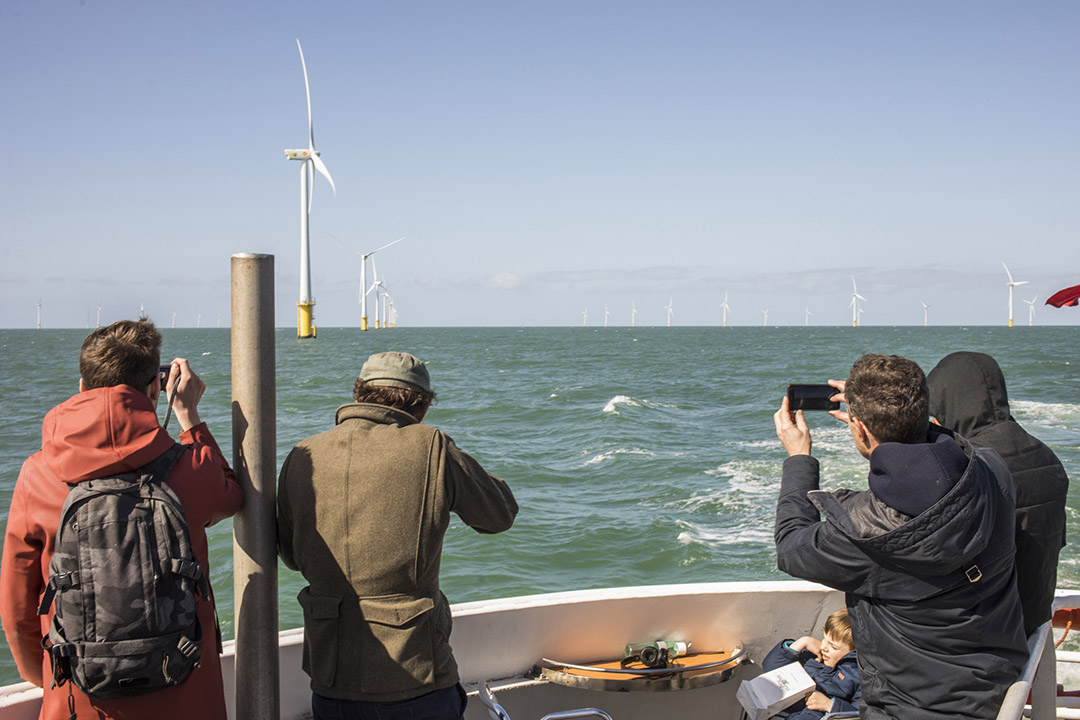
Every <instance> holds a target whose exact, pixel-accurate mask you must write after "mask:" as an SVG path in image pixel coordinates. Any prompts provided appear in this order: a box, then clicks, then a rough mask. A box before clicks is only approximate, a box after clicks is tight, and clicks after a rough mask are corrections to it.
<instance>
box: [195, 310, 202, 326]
mask: <svg viewBox="0 0 1080 720" xmlns="http://www.w3.org/2000/svg"><path fill="white" fill-rule="evenodd" d="M195 327H197V328H201V327H202V313H196V314H195Z"/></svg>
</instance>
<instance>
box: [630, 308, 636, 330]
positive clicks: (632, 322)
mask: <svg viewBox="0 0 1080 720" xmlns="http://www.w3.org/2000/svg"><path fill="white" fill-rule="evenodd" d="M636 325H637V303H633V302H631V303H630V327H634V326H636Z"/></svg>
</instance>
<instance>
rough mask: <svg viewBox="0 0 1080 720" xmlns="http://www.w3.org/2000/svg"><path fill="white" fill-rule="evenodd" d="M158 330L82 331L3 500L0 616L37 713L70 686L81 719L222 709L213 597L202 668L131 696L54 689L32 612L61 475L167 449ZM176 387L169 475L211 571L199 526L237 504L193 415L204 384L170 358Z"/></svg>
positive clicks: (53, 713)
mask: <svg viewBox="0 0 1080 720" xmlns="http://www.w3.org/2000/svg"><path fill="white" fill-rule="evenodd" d="M160 357H161V334H160V333H159V332H158V331H157V329H156V328H155V327H154V324H153V323H151V322H150V321H149V320H139V321H132V320H121V321H119V322H116V323H113V324H112V325H109V326H108V327H104V328H99V329H97V330H95V331H94V332H92V333H91V334H90V335H89V336H88V337H87V338H86V341H85V342H84V343H83V346H82V352H81V353H80V356H79V373H80V376H81V377H80V378H79V393H78V394H77V395H75V396H73V397H71V398H69V399H68V400H66V401H65V402H63V403H61V404H60V405H57V406H56V407H55V408H53V409H52V410H50V411H49V413H48V414H47V415H46V416H45V421H44V423H43V424H42V434H41V451H40V452H37V453H35V454H33V455H31V456H30V457H29V458H27V460H26V462H24V463H23V466H22V471H21V472H20V473H19V479H18V481H17V482H16V484H15V490H14V493H13V495H12V498H11V510H10V512H9V513H8V523H7V532H6V534H5V536H4V551H3V560H2V562H0V618H2V619H3V625H4V632H5V634H6V635H7V641H8V646H9V647H10V648H11V654H12V655H13V656H14V657H15V662H16V664H17V665H18V668H19V674H20V675H22V677H23V679H25V680H27V681H29V682H31V683H33V684H35V685H39V686H44V688H45V695H44V700H43V704H42V710H41V716H40V717H41V718H44V719H48V720H51V719H53V718H58V719H59V718H65V719H66V718H68V717H69V716H70V715H71V711H70V710H69V708H68V697H69V696H68V692H69V687H70V688H71V692H72V696H71V697H72V699H73V700H74V703H75V713H76V714H77V715H78V717H80V718H86V719H88V718H118V719H119V718H150V717H152V718H155V719H156V720H164V719H166V718H184V719H185V720H190V718H200V719H202V718H208V719H209V718H214V719H216V718H220V719H221V720H224V719H225V696H224V690H223V687H222V680H221V660H220V658H219V656H218V649H217V637H216V635H217V634H216V632H215V631H214V623H215V620H214V606H213V603H212V602H211V601H210V600H209V599H204V600H203V601H202V602H200V603H199V622H200V623H201V624H202V628H203V634H202V641H201V643H200V649H201V651H202V660H201V663H202V665H201V667H196V668H195V669H194V670H193V671H192V673H191V675H189V676H188V678H187V679H186V680H184V681H183V682H182V683H180V684H179V685H176V686H175V687H171V688H168V689H166V690H161V691H160V692H155V693H150V694H147V695H142V696H138V697H133V698H124V699H120V700H95V699H92V698H88V697H86V696H85V695H83V694H82V693H81V692H79V690H78V688H74V687H72V686H71V683H68V684H66V685H65V686H64V687H63V688H58V687H53V686H52V682H51V680H52V678H51V669H50V663H49V659H48V656H47V655H46V653H45V652H44V651H43V650H42V649H41V639H42V637H43V636H44V635H46V634H48V630H49V623H50V622H51V621H52V614H53V613H52V611H51V610H50V612H49V614H48V615H42V616H38V613H37V609H38V603H39V601H40V600H41V596H42V593H43V592H44V590H45V586H46V585H47V583H48V578H49V561H50V560H51V559H52V556H53V551H54V549H55V544H56V529H57V525H58V524H59V521H60V509H61V507H62V506H63V504H64V500H65V498H66V497H67V494H68V484H69V483H78V482H82V481H85V480H92V479H95V478H100V477H104V476H108V475H113V474H117V473H124V472H130V471H133V470H136V469H138V468H141V467H143V466H144V465H146V464H147V463H149V462H150V461H152V460H154V459H155V458H157V457H159V456H160V455H162V454H163V453H164V452H165V451H167V450H169V449H170V448H171V447H172V446H173V444H174V441H173V439H172V438H171V437H170V436H169V434H168V433H167V432H166V431H165V430H164V429H163V428H162V427H161V425H160V424H159V423H158V418H157V403H158V398H159V397H162V396H163V393H162V390H163V388H162V386H161V379H160V376H159V374H158V367H159V362H160ZM177 380H179V384H178V385H176V390H175V393H174V397H173V402H172V408H173V412H174V413H175V414H176V419H177V421H178V423H179V424H180V430H181V433H180V438H179V439H180V442H181V443H183V444H184V445H185V446H186V447H185V450H184V452H183V454H182V455H181V456H180V459H179V460H178V461H177V463H176V465H175V466H174V467H173V469H172V471H171V472H170V473H169V476H168V478H167V482H168V484H169V487H171V488H172V490H173V491H174V492H175V493H176V495H177V496H178V497H179V498H180V502H181V503H182V504H183V506H184V512H185V514H186V516H187V519H188V523H189V525H190V526H191V542H192V547H193V549H194V551H195V557H196V558H198V560H199V564H200V565H201V566H202V571H203V574H204V575H205V577H207V578H209V577H210V567H209V563H208V562H207V555H208V548H207V541H206V531H205V528H206V527H207V526H209V525H213V524H214V523H216V522H218V521H219V520H222V519H224V518H227V517H229V516H231V515H233V514H235V513H236V512H237V511H238V510H239V509H240V508H241V507H242V506H243V504H244V496H243V491H242V489H241V487H240V485H239V484H238V483H237V482H236V478H235V475H234V474H233V471H232V469H231V468H230V467H229V464H228V462H226V460H225V457H224V455H222V454H221V450H220V449H219V448H218V446H217V443H216V442H215V441H214V437H213V435H211V434H210V431H209V429H207V427H206V424H205V423H203V422H202V421H201V420H200V419H199V413H198V404H199V399H200V398H201V397H202V394H203V392H204V391H205V390H206V385H205V384H204V383H203V382H202V380H200V379H199V377H198V376H197V375H195V373H194V372H192V371H191V368H190V367H189V366H188V362H187V360H184V359H182V358H177V359H176V360H173V361H172V364H171V366H170V372H169V379H168V387H172V386H173V384H174V383H176V382H177Z"/></svg>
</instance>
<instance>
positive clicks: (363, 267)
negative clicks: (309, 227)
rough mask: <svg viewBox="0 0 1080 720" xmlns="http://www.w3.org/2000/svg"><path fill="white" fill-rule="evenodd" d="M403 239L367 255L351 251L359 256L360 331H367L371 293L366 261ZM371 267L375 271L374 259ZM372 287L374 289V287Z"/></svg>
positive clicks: (377, 319)
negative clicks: (368, 304) (369, 295)
mask: <svg viewBox="0 0 1080 720" xmlns="http://www.w3.org/2000/svg"><path fill="white" fill-rule="evenodd" d="M331 237H333V235H331ZM334 239H335V240H337V238H334ZM404 239H405V238H403V237H399V238H398V239H397V240H394V241H393V242H388V243H386V244H385V245H383V246H382V247H381V248H375V249H374V250H372V251H371V252H367V253H362V252H356V250H353V252H354V253H356V254H357V255H359V256H360V329H361V330H367V329H368V322H367V296H368V293H370V292H371V288H369V287H368V286H367V259H368V258H369V257H371V256H372V255H374V254H375V253H377V252H379V251H380V250H385V249H386V248H388V247H390V246H391V245H394V244H396V243H399V242H401V241H402V240H404ZM338 242H341V241H340V240H338ZM341 244H342V245H345V243H341ZM345 247H349V246H348V245H345ZM349 249H350V250H352V248H349ZM371 266H372V270H374V269H375V259H374V258H372V259H371ZM375 279H376V280H378V279H379V278H378V275H376V276H375ZM372 287H374V285H373V286H372ZM377 301H378V298H376V307H375V325H376V326H378V324H379V313H378V310H379V308H378V304H377Z"/></svg>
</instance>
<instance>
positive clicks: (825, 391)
mask: <svg viewBox="0 0 1080 720" xmlns="http://www.w3.org/2000/svg"><path fill="white" fill-rule="evenodd" d="M839 392H840V391H839V390H837V389H836V388H834V387H833V386H832V385H788V386H787V397H788V408H789V409H790V410H791V412H795V411H796V410H839V409H840V403H839V402H834V401H832V400H829V398H831V397H832V396H833V395H836V394H838V393H839Z"/></svg>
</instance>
